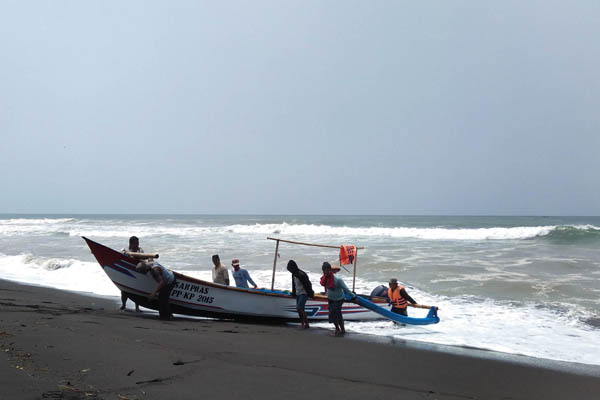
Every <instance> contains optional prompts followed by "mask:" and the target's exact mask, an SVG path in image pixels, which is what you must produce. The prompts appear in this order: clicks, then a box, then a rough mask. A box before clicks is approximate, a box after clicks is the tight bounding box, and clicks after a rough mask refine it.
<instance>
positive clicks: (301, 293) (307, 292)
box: [287, 260, 315, 329]
mask: <svg viewBox="0 0 600 400" xmlns="http://www.w3.org/2000/svg"><path fill="white" fill-rule="evenodd" d="M287 270H288V271H290V273H291V274H292V295H294V296H295V297H296V311H298V316H299V317H300V324H301V325H300V329H308V328H309V325H308V318H307V316H306V311H304V307H305V306H306V300H308V298H309V297H310V298H313V297H314V296H315V292H314V291H313V288H312V284H311V283H310V279H308V275H306V272H304V271H302V270H301V269H300V268H298V265H297V264H296V262H295V261H294V260H290V261H289V262H288V265H287Z"/></svg>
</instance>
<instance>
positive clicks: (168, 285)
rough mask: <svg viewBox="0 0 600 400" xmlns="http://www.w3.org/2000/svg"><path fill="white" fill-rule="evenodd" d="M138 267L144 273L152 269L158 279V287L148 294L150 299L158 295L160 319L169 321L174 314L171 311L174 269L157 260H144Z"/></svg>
mask: <svg viewBox="0 0 600 400" xmlns="http://www.w3.org/2000/svg"><path fill="white" fill-rule="evenodd" d="M137 269H138V271H140V272H143V273H146V272H148V271H150V273H151V275H152V277H153V278H154V280H155V281H156V287H155V288H154V291H153V292H152V293H150V295H149V296H148V300H150V301H152V300H154V299H155V298H156V296H158V315H159V316H160V319H163V320H167V321H168V320H170V319H172V318H173V314H172V313H171V305H170V304H169V296H170V295H171V290H173V288H174V287H175V274H174V273H173V271H169V270H168V269H166V268H165V267H163V266H162V265H160V264H159V263H158V262H157V261H147V262H144V261H142V262H140V263H139V264H138V268H137Z"/></svg>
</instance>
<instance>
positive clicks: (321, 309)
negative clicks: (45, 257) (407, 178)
mask: <svg viewBox="0 0 600 400" xmlns="http://www.w3.org/2000/svg"><path fill="white" fill-rule="evenodd" d="M83 239H84V240H85V242H86V243H87V245H88V246H89V248H90V250H91V252H92V254H93V255H94V257H95V258H96V260H97V261H98V263H99V264H100V266H101V267H102V269H103V270H104V272H105V273H106V274H107V275H108V277H109V279H110V280H111V281H112V282H113V283H114V284H115V286H117V288H119V290H121V291H123V292H126V293H127V294H128V295H129V296H130V297H131V298H132V299H133V300H134V301H135V302H136V303H138V304H139V305H140V306H142V307H146V308H149V309H153V310H158V301H156V300H149V299H148V295H149V294H150V293H151V292H152V291H153V289H154V287H155V286H156V283H155V282H154V280H153V279H152V278H151V277H150V276H148V275H146V274H143V273H140V272H137V271H136V268H135V267H136V265H137V263H138V259H137V258H136V255H134V254H132V253H122V252H119V251H116V250H113V249H111V248H109V247H106V246H104V245H102V244H100V243H97V242H94V241H93V240H90V239H88V238H86V237H83ZM268 239H270V240H275V241H276V246H275V259H274V261H273V277H272V280H271V289H245V288H238V287H234V286H227V285H221V284H218V283H213V282H208V281H204V280H201V279H197V278H193V277H190V276H186V275H184V274H181V273H178V272H174V274H175V279H176V283H175V288H174V289H173V290H172V292H171V296H170V299H169V302H170V304H171V309H172V311H173V313H174V314H182V315H194V316H202V317H210V318H221V319H235V320H252V321H262V322H298V321H299V319H298V313H297V312H296V301H295V298H294V297H293V296H292V294H291V293H290V292H289V291H285V290H278V289H275V288H274V285H275V271H276V267H277V256H278V251H279V244H280V243H290V244H297V245H305V246H316V247H325V248H335V249H340V248H341V247H340V246H330V245H322V244H313V243H303V242H295V241H291V240H284V239H279V238H268ZM342 247H343V246H342ZM352 247H354V246H352ZM354 249H355V253H354V255H353V257H352V258H351V259H352V261H353V264H354V273H353V279H352V290H353V291H354V288H355V280H356V260H357V255H358V254H357V253H358V250H359V249H362V248H361V247H354ZM146 256H148V255H146ZM150 256H152V257H153V258H156V257H158V254H151V255H150ZM357 296H358V304H354V303H351V302H349V301H348V302H345V303H344V305H343V307H342V314H343V315H344V319H345V320H347V321H371V320H378V319H383V318H388V319H391V320H394V321H396V322H400V323H404V324H412V325H428V324H436V323H438V322H439V321H440V319H439V317H438V316H437V307H430V306H423V305H418V304H417V305H411V306H413V307H417V308H426V309H429V312H428V314H427V316H426V317H424V318H415V317H405V316H403V315H399V314H394V313H392V312H391V311H389V310H387V309H386V308H384V306H385V305H387V302H386V300H385V299H384V298H381V297H370V296H368V295H360V294H359V295H357ZM348 300H349V299H348ZM305 310H306V314H307V317H308V319H309V321H311V322H317V321H326V320H327V316H328V301H327V297H326V296H323V295H318V294H315V297H314V298H313V299H309V300H308V301H307V303H306V308H305Z"/></svg>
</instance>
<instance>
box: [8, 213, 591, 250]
mask: <svg viewBox="0 0 600 400" xmlns="http://www.w3.org/2000/svg"><path fill="white" fill-rule="evenodd" d="M107 222H108V221H103V222H101V223H97V222H96V221H92V220H78V219H71V218H57V219H11V220H0V235H2V236H4V237H9V236H28V235H41V236H48V235H53V236H71V237H79V236H88V237H101V238H106V237H123V238H127V237H129V236H131V235H134V234H140V232H143V235H144V236H145V237H149V236H175V237H205V236H212V235H220V234H222V235H228V234H231V233H236V234H248V235H253V234H261V235H281V236H288V237H290V236H339V237H345V238H354V237H374V238H376V237H382V238H398V239H403V238H404V239H422V240H459V241H460V240H475V241H478V240H479V241H481V240H523V239H535V238H544V239H547V240H551V241H553V242H554V243H561V244H562V243H573V242H580V241H583V242H590V241H592V242H593V241H600V228H599V227H597V226H594V225H541V226H512V227H464V228H456V227H444V226H440V227H433V226H432V227H409V226H397V227H393V226H387V227H386V226H364V227H360V226H336V225H327V224H301V223H287V222H281V223H256V224H233V225H211V226H207V225H199V226H198V225H194V224H190V223H187V224H181V225H178V224H168V225H165V224H161V223H152V222H144V223H132V222H131V221H125V220H121V221H119V220H114V221H110V222H108V223H107Z"/></svg>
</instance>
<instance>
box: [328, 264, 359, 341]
mask: <svg viewBox="0 0 600 400" xmlns="http://www.w3.org/2000/svg"><path fill="white" fill-rule="evenodd" d="M321 269H322V270H323V276H322V277H321V285H323V286H325V291H326V292H327V299H328V300H329V322H330V323H332V324H333V325H334V326H335V331H334V333H333V334H334V336H344V335H345V334H346V329H344V316H343V315H342V305H343V304H344V300H345V294H348V295H350V297H351V300H352V302H354V303H356V301H357V300H356V295H355V294H354V293H352V292H351V291H350V289H348V286H346V284H345V283H344V281H343V280H342V278H339V277H337V276H335V275H334V273H333V269H332V268H331V264H329V263H328V262H324V263H323V266H322V267H321Z"/></svg>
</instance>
